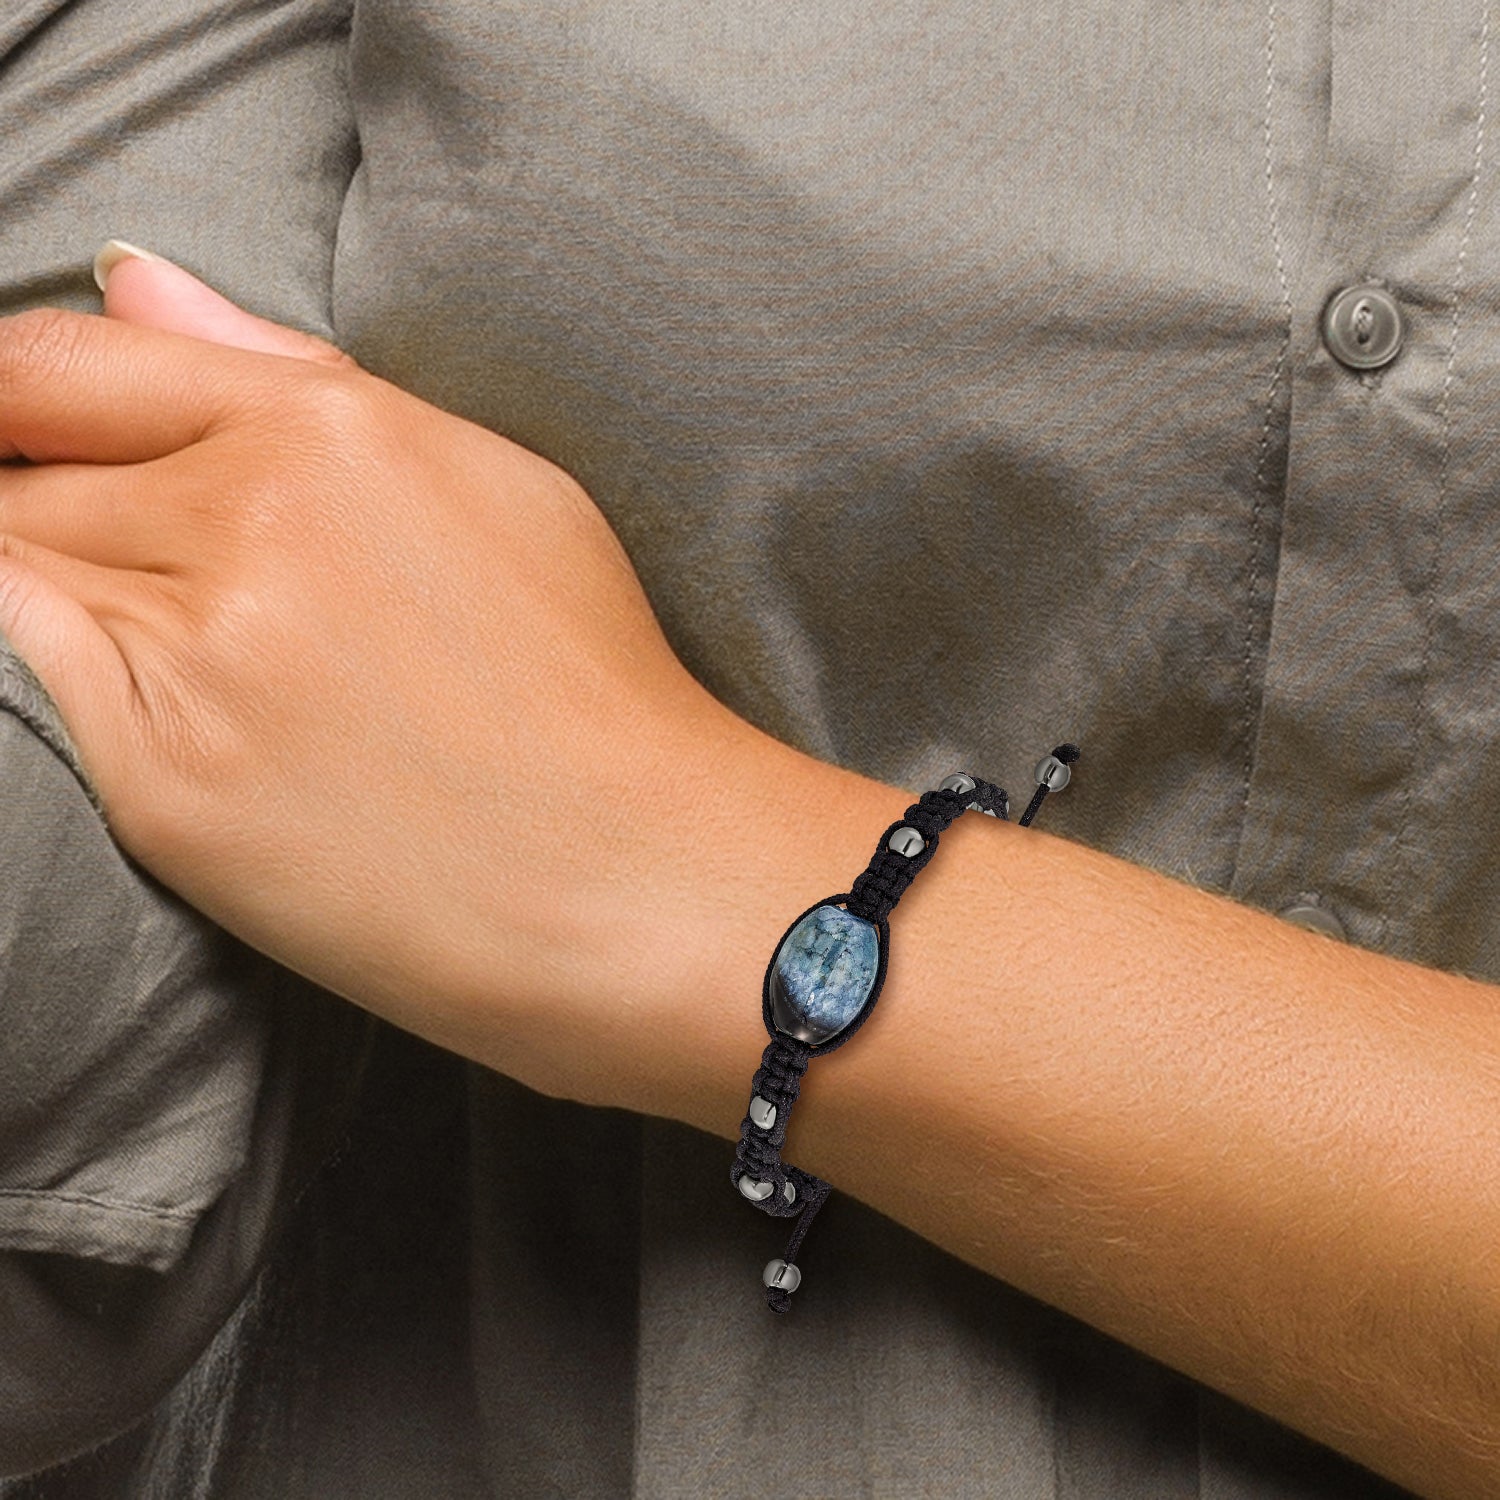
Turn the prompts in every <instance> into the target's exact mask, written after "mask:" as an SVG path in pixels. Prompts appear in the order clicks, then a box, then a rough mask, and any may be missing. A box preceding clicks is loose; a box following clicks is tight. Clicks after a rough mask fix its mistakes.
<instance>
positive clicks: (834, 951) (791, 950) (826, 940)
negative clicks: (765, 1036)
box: [771, 906, 880, 1045]
mask: <svg viewBox="0 0 1500 1500" xmlns="http://www.w3.org/2000/svg"><path fill="white" fill-rule="evenodd" d="M879 967H880V933H879V931H878V929H877V928H876V926H875V924H874V923H873V922H867V921H866V920H865V919H864V918H863V917H856V916H854V915H852V914H851V913H849V912H847V911H845V910H844V909H843V907H841V906H815V907H813V909H812V910H811V911H810V912H808V913H807V915H806V916H804V917H803V918H802V919H801V920H800V921H797V922H794V923H793V924H792V926H791V927H790V928H788V929H787V933H786V936H785V937H784V938H782V940H781V944H780V946H779V947H778V948H777V949H776V957H775V958H774V959H773V960H772V967H771V1020H772V1021H773V1022H774V1023H775V1026H776V1029H777V1030H778V1031H783V1032H785V1033H786V1034H787V1035H788V1036H794V1037H796V1038H797V1039H798V1040H799V1041H803V1042H808V1043H811V1044H813V1045H816V1044H817V1043H819V1042H826V1041H827V1040H828V1038H829V1037H831V1036H837V1035H838V1033H839V1032H841V1031H842V1030H843V1029H844V1028H845V1027H846V1026H847V1025H848V1024H849V1023H850V1022H851V1021H852V1020H853V1019H854V1018H855V1017H856V1016H857V1015H858V1014H859V1013H860V1010H861V1009H862V1008H863V1007H864V1003H865V1001H866V1000H868V999H869V998H870V991H871V990H872V989H873V988H874V985H875V975H876V973H877V971H878V970H879Z"/></svg>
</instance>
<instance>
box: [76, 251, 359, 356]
mask: <svg viewBox="0 0 1500 1500" xmlns="http://www.w3.org/2000/svg"><path fill="white" fill-rule="evenodd" d="M94 280H95V281H96V282H97V283H98V284H99V290H100V291H101V292H103V293H104V314H105V316H106V317H109V318H114V319H116V320H117V321H119V322H121V323H138V324H140V325H142V326H143V327H147V328H160V329H162V330H164V331H165V332H167V333H185V334H188V335H189V336H190V337H192V338H198V339H204V340H206V341H207V342H208V343H211V344H227V345H229V346H230V347H231V348H235V349H250V350H254V351H255V352H257V353H260V354H282V355H286V356H288V357H289V358H292V359H310V360H316V361H317V362H318V363H320V364H326V365H353V363H354V361H353V360H352V359H351V358H350V357H349V356H348V355H347V354H345V353H343V352H342V351H341V350H339V349H337V348H335V347H334V346H333V345H332V344H330V343H329V342H328V341H327V340H326V339H320V338H318V337H316V336H315V335H313V334H311V333H302V332H300V331H299V330H298V329H295V328H286V327H284V326H283V325H282V324H280V323H272V322H270V321H269V320H268V319H266V318H257V317H256V316H255V315H254V314H253V313H248V312H246V311H245V310H244V308H242V307H238V306H236V305H235V304H234V303H233V302H231V301H230V300H229V299H228V298H227V297H224V296H221V295H220V294H219V293H218V292H216V291H214V289H213V288H212V287H210V286H208V285H206V284H205V283H204V282H201V281H199V280H198V278H197V277H196V276H194V275H193V274H192V273H191V272H190V271H185V270H183V268H182V267H181V266H178V265H174V264H173V263H172V262H171V261H169V260H163V259H162V257H161V256H159V255H155V254H153V253H152V252H151V251H150V250H142V249H141V248H140V247H139V246H138V245H129V244H126V242H125V241H124V240H110V241H108V242H107V243H106V244H105V245H104V247H103V248H102V249H101V250H100V251H99V253H98V255H96V256H95V257H94Z"/></svg>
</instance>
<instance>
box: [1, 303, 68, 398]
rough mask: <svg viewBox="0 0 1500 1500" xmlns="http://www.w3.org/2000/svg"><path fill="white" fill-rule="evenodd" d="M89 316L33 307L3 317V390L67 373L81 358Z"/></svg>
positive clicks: (57, 309) (55, 308)
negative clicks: (41, 378)
mask: <svg viewBox="0 0 1500 1500" xmlns="http://www.w3.org/2000/svg"><path fill="white" fill-rule="evenodd" d="M87 327H88V322H87V315H86V314H84V313H75V312H68V311H66V310H65V309H63V308H60V307H33V308H28V309H27V310H26V311H25V312H20V313H15V314H14V315H13V316H11V317H8V318H4V319H0V391H3V390H15V389H16V388H18V387H20V386H23V385H26V384H28V383H30V382H32V381H35V380H36V379H38V378H40V377H44V376H56V375H60V374H63V373H65V372H66V371H67V370H68V368H69V367H70V366H71V365H72V364H73V363H74V362H75V361H76V360H77V359H78V357H79V353H80V350H81V348H82V345H83V339H84V334H85V330H86V329H87Z"/></svg>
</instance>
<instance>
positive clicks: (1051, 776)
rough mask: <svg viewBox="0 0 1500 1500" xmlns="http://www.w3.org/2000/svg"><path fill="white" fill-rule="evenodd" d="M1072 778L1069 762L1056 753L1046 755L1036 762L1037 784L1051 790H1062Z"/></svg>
mask: <svg viewBox="0 0 1500 1500" xmlns="http://www.w3.org/2000/svg"><path fill="white" fill-rule="evenodd" d="M1072 778H1073V773H1072V771H1070V770H1069V769H1068V763H1067V762H1066V761H1062V760H1059V759H1058V758H1057V757H1056V756H1055V755H1044V756H1043V757H1042V758H1041V759H1040V760H1039V761H1038V762H1037V763H1036V784H1037V785H1038V786H1044V787H1046V788H1047V790H1048V791H1049V792H1060V791H1062V789H1063V788H1064V787H1065V786H1067V784H1068V782H1069V781H1071V780H1072Z"/></svg>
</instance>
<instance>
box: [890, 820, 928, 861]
mask: <svg viewBox="0 0 1500 1500" xmlns="http://www.w3.org/2000/svg"><path fill="white" fill-rule="evenodd" d="M926 847H927V840H926V839H924V838H923V837H922V835H921V834H920V833H918V832H917V830H916V829H915V828H913V827H912V826H911V824H910V823H907V824H904V825H903V826H902V827H900V828H898V829H897V830H896V831H895V832H894V833H893V834H892V835H891V836H890V838H888V839H887V840H886V848H887V849H893V850H894V851H895V852H896V853H897V854H904V855H905V856H906V857H907V858H908V859H910V858H911V857H912V856H913V855H916V854H920V853H921V852H922V851H923V850H924V849H925V848H926Z"/></svg>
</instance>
